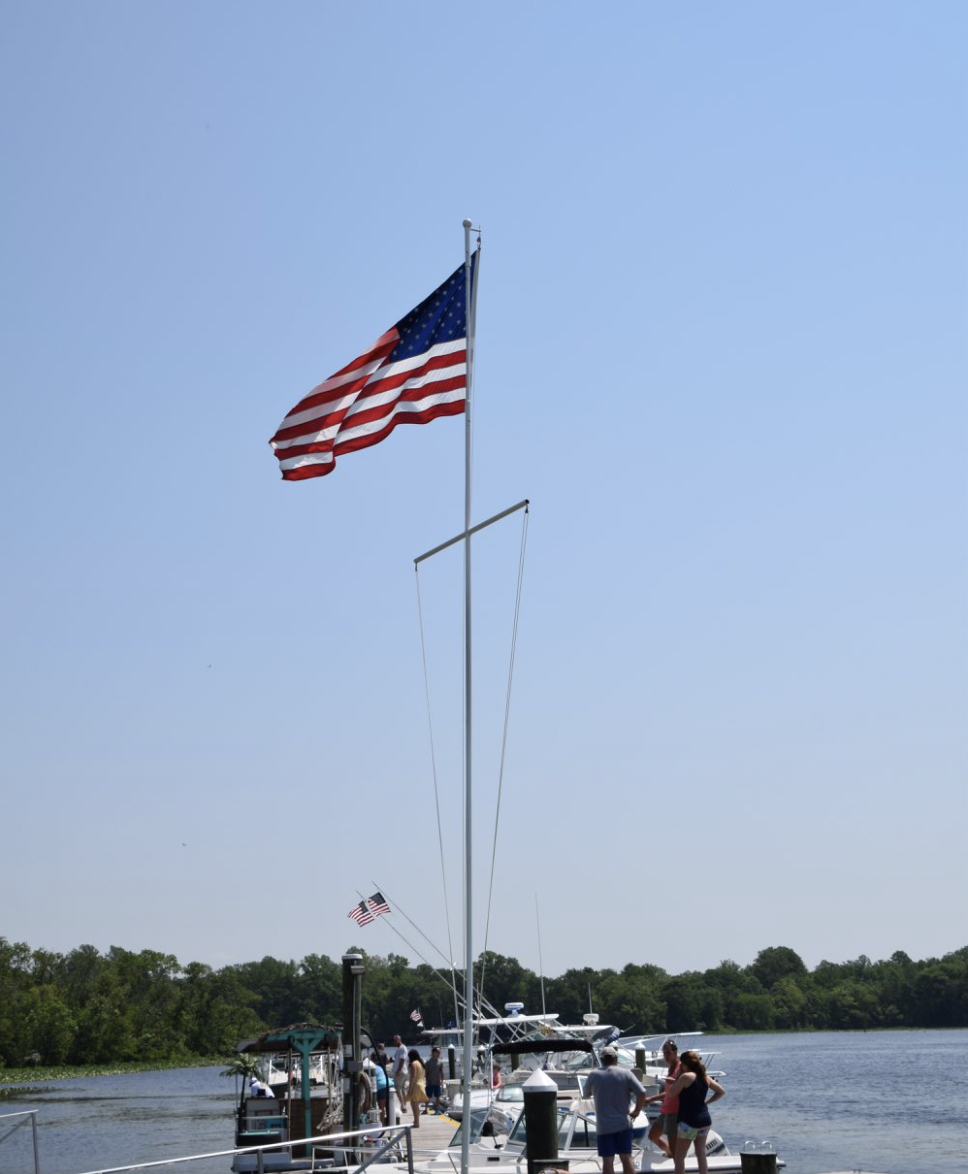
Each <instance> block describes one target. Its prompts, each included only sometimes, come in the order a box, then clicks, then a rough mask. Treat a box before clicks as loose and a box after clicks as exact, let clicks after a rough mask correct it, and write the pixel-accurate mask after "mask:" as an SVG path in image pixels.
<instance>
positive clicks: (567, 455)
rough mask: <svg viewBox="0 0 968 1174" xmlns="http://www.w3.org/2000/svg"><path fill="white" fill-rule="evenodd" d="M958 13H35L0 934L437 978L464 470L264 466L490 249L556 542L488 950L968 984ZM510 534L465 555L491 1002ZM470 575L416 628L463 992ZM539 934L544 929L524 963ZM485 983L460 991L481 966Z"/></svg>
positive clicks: (535, 551) (542, 593)
mask: <svg viewBox="0 0 968 1174" xmlns="http://www.w3.org/2000/svg"><path fill="white" fill-rule="evenodd" d="M966 34H968V9H966V8H965V6H964V4H962V3H960V2H959V3H940V2H939V3H927V4H911V3H891V2H882V0H878V2H877V3H874V2H863V0H859V2H855V3H851V4H848V5H839V4H832V3H827V4H821V5H817V4H806V3H793V4H783V5H777V4H772V3H731V4H713V3H693V4H671V3H653V4H646V3H613V4H604V5H600V6H598V7H597V8H596V7H592V6H589V5H588V4H584V3H582V4H579V3H546V2H545V3H542V2H537V3H533V4H510V3H503V2H497V3H492V4H487V5H475V6H473V7H471V6H467V5H458V4H453V3H438V2H428V3H423V4H419V5H416V6H414V5H404V6H401V5H392V4H376V3H368V2H363V3H353V4H350V3H287V4H285V5H277V4H259V5H256V4H252V3H244V2H243V3H222V2H210V3H200V4H187V3H184V4H170V3H164V4H162V3H156V2H150V0H148V2H145V3H139V4H130V3H122V2H112V3H104V2H102V3H96V2H93V3H86V4H75V3H67V2H61V3H45V2H36V3H24V2H20V3H8V4H7V5H6V6H5V7H4V11H3V15H2V36H0V66H2V68H0V86H2V91H3V92H2V97H3V102H2V108H3V110H4V115H3V157H4V164H5V182H4V184H3V203H4V217H3V245H2V258H0V260H2V264H0V269H2V282H3V290H4V295H5V297H4V304H5V309H4V315H3V327H4V345H3V348H2V353H3V359H2V362H3V379H2V385H3V432H4V435H5V436H6V438H7V446H6V454H5V457H4V460H3V462H2V472H0V477H2V485H0V491H2V495H3V501H4V510H3V518H4V522H3V553H4V563H5V570H4V574H3V577H2V591H3V597H2V598H3V605H2V609H0V623H2V632H0V647H2V648H3V668H2V673H0V676H2V682H3V693H2V698H0V701H2V707H0V713H2V718H3V725H4V730H3V734H2V739H0V745H2V751H0V753H2V759H0V763H2V774H3V795H4V802H3V814H4V828H5V835H4V849H3V856H4V875H5V878H6V884H5V886H4V891H5V894H6V896H5V899H4V901H3V913H2V917H0V934H2V935H3V936H6V937H7V938H8V939H11V940H14V941H27V942H28V943H29V944H30V945H31V946H33V947H35V948H38V947H45V948H48V949H52V950H59V951H66V950H69V949H72V948H74V947H75V946H78V945H80V944H82V943H90V944H92V945H94V946H96V947H97V948H99V949H101V950H106V949H107V948H108V947H109V946H111V945H117V946H122V947H124V948H126V949H130V950H140V949H145V948H151V949H157V950H162V951H165V952H168V953H172V954H174V955H175V956H176V957H177V958H178V959H179V961H181V962H182V963H188V962H190V961H200V962H205V963H209V964H211V965H213V966H220V965H223V964H226V963H229V962H235V961H246V960H250V959H254V958H261V957H262V956H264V955H266V954H270V955H273V956H275V957H279V958H295V959H299V958H301V957H303V956H304V955H306V954H309V953H323V954H328V955H330V956H332V957H338V956H339V955H340V954H341V953H342V952H343V951H344V950H345V949H346V948H347V947H349V946H350V945H351V944H356V945H360V946H363V947H365V948H366V949H367V950H369V951H371V952H373V953H377V954H387V953H389V952H391V951H393V952H399V953H403V954H405V955H406V956H407V957H409V958H410V959H411V961H412V962H416V961H418V960H419V959H418V954H417V953H416V952H415V950H413V949H411V948H409V947H408V946H407V945H406V944H405V943H404V942H403V941H402V940H401V939H400V938H399V937H398V936H397V934H396V933H394V931H393V929H392V928H391V926H392V924H393V923H395V924H396V925H397V926H398V928H399V929H400V930H401V931H403V933H404V934H405V935H406V936H407V938H409V939H410V940H411V941H412V942H413V943H414V945H416V946H419V947H420V949H421V951H422V952H425V953H426V956H427V957H428V960H430V961H434V962H436V961H437V957H436V955H434V954H431V953H430V951H429V949H428V948H427V947H426V946H425V945H424V944H423V942H422V940H421V939H420V938H419V937H418V935H417V934H416V931H415V930H413V929H412V928H411V927H410V926H409V925H408V924H407V923H406V921H404V920H403V919H402V918H401V917H400V915H399V914H395V915H394V917H393V918H384V919H382V920H381V921H380V922H378V923H377V924H375V925H373V926H370V927H367V928H366V929H363V930H357V929H356V928H355V927H354V925H353V923H352V922H350V921H348V920H347V919H346V910H347V909H348V908H349V907H350V905H351V904H352V903H353V901H355V900H356V899H358V894H359V893H362V894H364V895H366V894H369V893H370V892H372V891H373V889H374V888H375V887H377V886H379V887H382V888H383V890H384V892H385V893H386V894H387V896H388V897H389V898H390V900H391V904H392V905H394V907H395V908H396V907H399V908H402V909H403V910H405V911H406V913H407V914H409V916H410V917H411V918H412V919H413V921H414V922H416V924H417V925H418V926H419V927H420V929H421V930H422V931H423V932H424V933H426V934H427V935H428V936H429V937H430V938H431V939H433V940H434V941H435V942H437V943H439V944H441V945H442V946H445V947H446V943H447V940H448V928H447V924H446V915H445V907H444V901H443V897H442V892H441V891H442V880H441V865H440V853H439V850H438V834H437V820H436V811H435V801H434V792H433V780H432V775H431V769H430V755H429V746H428V736H427V720H426V706H425V701H424V688H423V678H422V672H421V650H420V641H419V633H418V625H417V608H416V596H415V591H414V582H413V580H414V574H413V565H412V559H413V558H414V556H416V555H418V554H420V553H421V552H422V551H424V550H426V549H427V548H429V547H431V546H433V545H435V544H436V543H438V542H440V541H442V540H444V539H445V538H448V537H450V536H451V535H452V534H454V533H455V532H457V531H458V530H459V529H460V526H461V521H462V516H463V513H462V511H463V502H462V460H463V450H462V445H463V429H462V420H461V419H459V418H458V419H453V420H443V421H438V422H436V423H434V424H431V425H429V426H428V427H426V428H409V429H399V430H398V431H397V432H396V433H395V434H394V435H393V436H392V437H391V438H390V439H389V440H387V441H386V442H385V443H383V444H381V445H380V446H378V447H376V448H373V449H370V450H368V451H366V452H362V453H357V454H353V455H351V456H348V457H344V458H342V459H341V460H340V462H339V465H338V467H337V469H336V471H335V473H334V474H333V475H331V476H329V477H327V478H325V479H323V480H320V481H316V482H308V483H303V484H287V483H284V482H282V481H281V480H280V478H279V473H278V469H277V465H276V461H275V460H274V458H273V456H272V454H271V451H270V449H269V447H268V444H267V441H268V438H269V436H271V435H272V433H273V432H274V430H275V428H276V427H277V425H278V424H279V421H280V420H281V419H282V417H283V415H284V414H285V413H286V411H288V409H289V408H291V407H292V406H293V404H295V403H296V401H297V400H298V399H300V398H301V396H302V395H304V394H305V393H306V392H307V391H308V390H309V389H310V388H311V387H312V386H313V385H314V384H315V383H316V382H318V381H319V380H320V379H322V378H323V377H325V376H327V375H329V374H330V373H332V372H333V371H335V370H336V369H337V368H338V367H340V366H342V365H343V364H344V363H346V362H347V361H349V360H350V359H351V358H352V357H354V356H355V355H356V354H358V353H360V351H362V350H363V348H364V347H366V346H367V345H368V344H369V343H370V342H372V341H373V340H374V339H375V338H376V337H377V336H378V335H379V334H380V333H382V332H383V331H384V330H386V329H387V328H388V327H389V326H390V325H391V324H392V323H393V322H394V321H396V320H397V319H398V318H399V317H401V315H402V314H404V313H405V312H406V311H407V310H409V309H410V308H411V307H412V306H414V305H415V304H416V303H417V302H418V301H419V300H420V299H421V298H423V297H424V296H425V295H426V294H427V293H429V291H430V290H431V289H432V288H433V287H434V286H435V285H437V284H438V283H439V282H440V281H442V280H443V278H444V277H445V276H446V275H447V274H449V273H450V272H451V271H452V270H453V269H454V268H455V267H456V266H457V265H458V264H459V263H460V261H461V259H462V256H463V233H462V231H461V227H460V225H461V220H462V219H463V217H465V216H469V217H472V218H473V219H474V222H475V224H479V225H481V226H482V228H483V230H484V256H483V263H482V269H481V285H480V306H479V319H478V329H479V335H478V347H479V350H478V359H479V361H478V367H477V372H476V377H477V411H476V426H475V508H474V514H475V517H476V518H477V519H481V518H484V517H486V516H488V515H489V514H491V513H493V512H496V511H497V510H499V509H502V508H504V507H505V506H507V505H510V504H512V503H513V502H516V501H518V500H519V499H521V498H523V497H529V498H530V499H531V500H532V503H533V508H532V514H531V520H530V528H529V535H528V553H527V564H526V575H525V590H524V599H523V606H522V615H521V626H520V633H519V638H518V647H517V673H516V678H515V685H514V696H513V708H512V716H511V723H510V730H509V738H508V753H507V763H506V770H505V782H504V787H505V790H504V802H503V806H502V822H501V831H500V836H499V839H498V845H497V878H496V882H495V887H494V903H493V909H492V912H491V919H490V931H489V936H488V941H487V944H488V946H489V947H490V948H492V949H494V950H497V951H498V952H500V953H503V954H508V955H511V956H513V957H516V958H517V959H518V960H519V961H520V962H522V963H523V964H524V965H526V966H529V967H531V968H532V969H534V970H538V969H539V967H541V968H543V970H544V972H545V973H546V974H548V975H556V974H560V973H562V972H563V971H564V970H565V969H566V968H568V967H572V966H585V965H589V966H593V967H606V966H615V967H620V966H622V965H624V964H625V963H626V962H654V963H656V964H658V965H660V966H663V967H665V968H666V969H667V970H669V971H672V972H680V971H683V970H686V969H704V968H706V967H710V966H715V965H716V964H717V963H718V962H720V961H721V960H722V959H725V958H731V959H733V960H735V961H737V962H739V963H740V964H747V963H749V962H750V961H752V959H753V958H754V957H755V955H756V953H757V951H758V950H760V949H762V948H765V947H767V946H774V945H787V946H790V947H792V948H793V949H795V950H796V951H797V952H798V953H800V955H801V956H802V957H803V959H804V961H805V962H806V963H807V964H808V965H809V966H811V967H812V966H815V965H816V964H817V963H818V962H820V961H821V960H822V959H828V960H831V961H842V960H845V959H848V958H853V957H856V956H858V955H860V954H867V955H868V956H870V957H872V958H882V957H887V956H889V955H890V954H891V953H892V952H893V951H894V950H898V949H901V950H905V951H907V952H908V953H909V954H911V955H912V956H913V957H916V958H923V957H928V956H931V955H940V954H943V953H945V952H947V951H949V950H952V949H955V948H958V947H960V946H963V945H965V944H966V942H968V926H966V921H965V917H964V894H965V891H966V886H968V874H966V863H965V860H966V856H965V851H964V827H965V822H966V818H965V817H966V814H968V812H966V794H968V787H966V783H968V779H966V774H968V733H966V731H968V722H966V718H968V538H966V535H968V460H966V458H968V399H966V388H968V345H966V311H968V213H966V209H968V145H966V126H968V120H966V114H968V81H966V70H965V47H966V43H968V37H966ZM519 541H520V526H519V522H518V521H517V520H515V521H513V522H507V523H504V524H503V525H502V526H501V527H499V528H495V529H494V530H492V531H490V532H489V533H488V535H487V536H486V537H483V538H482V539H481V540H480V541H479V543H478V544H477V546H476V548H475V549H476V554H475V565H476V570H477V579H476V582H475V595H476V599H477V601H478V604H479V607H478V611H477V618H476V641H477V647H478V649H479V653H478V664H479V670H480V671H479V676H478V680H477V696H478V701H479V710H478V721H477V734H476V737H477V742H478V747H479V750H480V755H479V759H478V762H477V766H476V777H477V785H476V792H475V812H476V815H475V826H476V831H477V834H476V840H475V854H476V859H477V861H478V863H479V865H480V869H479V871H480V877H479V882H478V887H477V892H478V900H477V909H478V915H479V916H478V919H477V924H476V925H475V930H474V936H475V942H476V943H477V947H478V948H480V947H482V946H483V944H484V941H483V915H484V909H485V902H486V892H487V867H488V865H489V861H490V856H491V842H492V830H493V824H494V795H495V786H496V783H495V774H496V765H495V764H496V761H497V750H498V747H499V743H500V735H501V718H502V711H503V704H504V689H505V672H506V667H507V657H508V641H509V638H510V628H509V624H510V618H511V611H512V607H513V600H514V580H515V572H516V567H517V557H518V546H519ZM459 573H460V559H459V555H457V554H456V553H453V554H452V556H451V557H442V558H441V559H439V560H436V562H435V563H434V564H432V565H430V566H428V567H427V568H426V569H425V571H424V572H423V575H422V579H421V581H422V584H423V603H424V613H425V622H426V624H427V629H428V642H429V658H430V665H431V696H432V699H433V704H434V720H435V736H436V739H437V751H438V776H439V785H440V795H441V799H440V805H441V812H442V817H443V836H444V840H445V845H446V852H445V857H446V861H447V872H448V875H449V889H448V894H449V902H450V918H451V928H450V934H451V938H452V941H453V943H454V946H453V948H454V951H455V955H456V956H457V957H458V958H459V957H460V950H461V947H460V939H459V935H460V927H459V924H458V922H459V917H458V914H459V910H460V906H461V894H460V888H459V878H460V868H461V831H460V826H461V825H460V820H461V814H460V799H461V793H462V792H461V779H460V730H459V690H460V675H461V637H460V610H459V606H460V577H459ZM536 906H537V909H538V910H539V911H540V927H541V937H540V940H541V954H540V956H539V950H538V934H537V930H536V921H537V920H538V919H537V918H536ZM475 952H476V950H475Z"/></svg>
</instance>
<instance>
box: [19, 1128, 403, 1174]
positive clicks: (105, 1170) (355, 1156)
mask: <svg viewBox="0 0 968 1174" xmlns="http://www.w3.org/2000/svg"><path fill="white" fill-rule="evenodd" d="M412 1129H413V1126H412V1125H380V1126H370V1127H368V1128H366V1129H354V1130H351V1131H350V1132H348V1133H324V1134H320V1135H319V1136H318V1137H301V1138H296V1139H294V1140H292V1141H275V1142H271V1143H269V1144H268V1145H254V1146H253V1145H250V1146H244V1147H242V1148H241V1149H232V1150H215V1151H212V1152H209V1153H204V1154H189V1155H187V1156H186V1157H183V1158H163V1159H161V1160H159V1161H154V1162H137V1163H135V1164H133V1165H130V1166H111V1167H102V1168H100V1169H97V1170H87V1171H85V1172H84V1174H124V1171H131V1170H155V1169H159V1168H160V1167H162V1166H185V1165H188V1163H190V1162H203V1161H210V1160H211V1159H212V1158H232V1159H233V1162H232V1169H233V1170H235V1169H242V1168H244V1169H245V1170H250V1169H251V1170H252V1171H253V1174H264V1172H265V1171H266V1170H267V1169H268V1170H279V1169H280V1167H279V1166H278V1164H276V1163H268V1164H267V1163H266V1161H265V1158H266V1155H268V1154H272V1155H273V1156H274V1157H278V1156H279V1154H280V1152H282V1151H287V1152H288V1153H289V1154H290V1156H291V1155H292V1151H293V1149H297V1148H302V1149H307V1150H308V1151H309V1158H307V1159H305V1160H302V1161H300V1160H298V1159H297V1160H296V1161H295V1162H294V1164H293V1165H292V1166H289V1167H282V1168H281V1169H283V1170H286V1169H291V1170H308V1171H310V1172H311V1171H317V1172H318V1174H322V1172H323V1171H326V1174H340V1172H346V1174H361V1172H362V1171H363V1170H366V1168H367V1167H368V1166H370V1165H372V1164H373V1163H374V1162H377V1161H379V1160H380V1159H381V1158H386V1157H387V1156H388V1155H389V1156H394V1157H395V1158H396V1160H397V1164H398V1169H399V1168H400V1166H403V1165H406V1168H407V1171H408V1174H413V1142H412V1139H411V1136H410V1131H411V1130H412ZM35 1155H36V1150H35ZM247 1157H251V1158H253V1159H254V1160H253V1161H252V1163H251V1165H250V1164H249V1163H245V1164H244V1167H239V1166H237V1163H236V1161H235V1160H234V1159H237V1158H247ZM36 1174H40V1168H39V1167H38V1168H37V1171H36Z"/></svg>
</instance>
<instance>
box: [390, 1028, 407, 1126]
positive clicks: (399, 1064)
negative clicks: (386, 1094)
mask: <svg viewBox="0 0 968 1174" xmlns="http://www.w3.org/2000/svg"><path fill="white" fill-rule="evenodd" d="M391 1042H392V1043H393V1047H394V1049H395V1050H394V1053H393V1087H394V1088H395V1089H396V1090H397V1111H398V1112H399V1113H402V1112H403V1106H404V1105H405V1104H406V1103H407V1049H406V1048H405V1047H404V1044H403V1040H402V1039H401V1038H400V1037H399V1036H398V1035H395V1036H394V1037H393V1040H392V1041H391ZM394 1124H396V1125H399V1124H400V1122H399V1121H396V1122H394Z"/></svg>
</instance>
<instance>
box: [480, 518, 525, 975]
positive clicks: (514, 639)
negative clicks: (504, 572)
mask: <svg viewBox="0 0 968 1174" xmlns="http://www.w3.org/2000/svg"><path fill="white" fill-rule="evenodd" d="M530 513H531V510H530V508H529V507H527V506H526V507H525V510H524V517H523V518H522V519H521V552H520V554H519V555H518V582H517V592H516V594H515V600H514V622H513V624H512V626H511V653H510V659H509V661H508V683H507V692H506V694H505V699H504V729H503V733H502V736H501V760H500V765H499V768H498V779H497V802H496V805H495V811H494V838H493V841H492V844H491V880H490V884H489V885H488V890H487V919H486V921H485V923H484V951H483V955H484V957H485V958H486V957H487V943H488V938H489V934H490V928H491V907H492V904H493V898H494V877H495V873H496V871H497V837H498V831H499V828H500V822H501V796H502V793H503V790H504V762H505V758H506V756H507V746H508V726H509V725H510V721H511V686H512V683H513V680H514V657H515V653H516V651H517V645H518V622H519V620H520V618H521V594H522V590H523V586H524V556H525V552H526V551H527V546H528V516H529V514H530ZM480 985H481V990H482V991H483V989H484V973H483V970H482V972H481V982H480Z"/></svg>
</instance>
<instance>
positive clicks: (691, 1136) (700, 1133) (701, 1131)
mask: <svg viewBox="0 0 968 1174" xmlns="http://www.w3.org/2000/svg"><path fill="white" fill-rule="evenodd" d="M678 1130H679V1136H680V1137H684V1138H685V1139H686V1141H695V1140H696V1138H697V1137H705V1135H706V1134H707V1133H708V1132H709V1126H708V1125H686V1124H684V1123H683V1122H682V1121H680V1122H679V1125H678Z"/></svg>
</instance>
